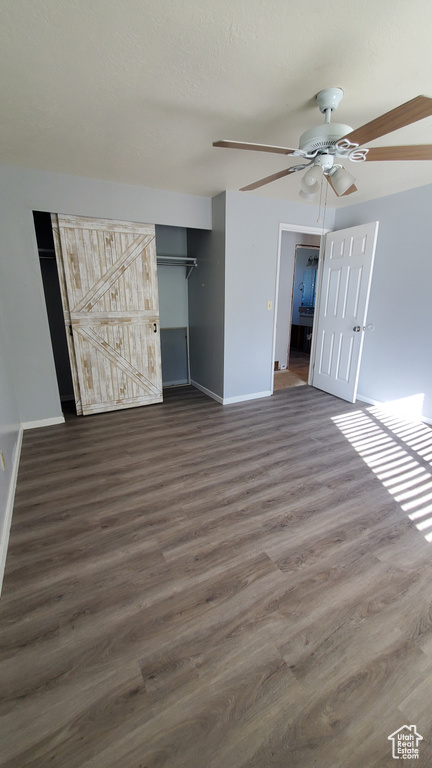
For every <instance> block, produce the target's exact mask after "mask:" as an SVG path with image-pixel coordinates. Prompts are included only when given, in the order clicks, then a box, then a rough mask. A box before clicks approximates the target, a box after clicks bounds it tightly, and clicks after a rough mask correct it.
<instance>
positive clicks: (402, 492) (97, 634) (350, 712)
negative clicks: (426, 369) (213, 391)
mask: <svg viewBox="0 0 432 768" xmlns="http://www.w3.org/2000/svg"><path fill="white" fill-rule="evenodd" d="M431 440H432V430H430V428H428V427H427V426H425V425H420V426H419V425H417V426H416V425H410V424H404V423H403V422H401V421H400V420H397V419H394V418H392V417H387V416H385V415H382V414H381V413H379V412H378V411H376V410H375V409H373V408H370V407H369V406H363V405H359V404H354V405H351V404H348V403H345V402H343V401H340V400H338V399H337V398H333V397H331V396H329V395H326V394H325V393H323V392H320V391H318V390H314V389H312V388H310V387H308V386H306V385H305V386H302V387H296V388H294V389H291V390H282V391H279V392H277V393H276V394H275V395H274V396H273V397H271V398H264V399H262V400H256V401H250V402H244V403H238V404H234V405H230V406H225V407H222V406H220V405H218V404H217V403H215V402H214V401H212V400H209V399H208V398H206V397H205V396H204V395H203V394H202V393H200V392H198V391H197V390H194V389H193V388H192V387H184V388H181V389H178V390H176V391H175V390H170V391H167V392H166V394H165V399H164V403H163V404H158V405H154V406H150V407H146V408H137V409H131V410H129V411H118V412H114V413H110V414H99V415H97V416H92V417H85V418H83V417H73V416H67V418H66V422H65V424H62V425H56V426H53V427H49V428H45V429H36V430H32V431H29V432H26V433H25V435H24V440H23V448H22V458H21V462H20V468H19V476H18V485H17V492H16V500H15V509H14V517H13V522H12V529H11V537H10V545H9V551H8V558H7V563H6V572H5V579H4V586H3V595H2V599H1V601H0V738H1V756H0V765H1V766H2V768H42V766H43V768H46V766H47V765H51V766H53V768H186V766H187V768H203V766H206V767H207V768H226V767H227V766H229V768H282V767H283V768H315V767H316V766H319V767H320V768H346V766H348V765H349V766H350V768H387V767H388V766H391V765H392V764H394V759H393V758H392V752H391V743H390V742H389V740H388V738H387V737H388V736H389V735H390V734H391V733H393V732H394V731H396V730H397V729H398V728H400V727H402V726H403V725H404V724H407V725H411V724H413V723H415V724H416V726H417V730H418V731H419V733H421V735H422V736H423V741H422V742H421V743H420V747H419V750H420V757H419V760H418V764H419V765H420V766H421V765H429V764H432V725H431V721H430V711H431V708H432V686H431V681H432V590H431V586H432V544H430V543H429V542H428V541H427V540H426V538H425V535H426V534H427V532H428V530H430V529H428V528H427V526H426V527H425V528H424V530H419V529H418V528H417V522H418V521H417V519H415V520H410V519H409V518H408V516H407V512H406V511H404V508H403V505H404V503H405V502H406V501H408V502H410V501H411V500H412V504H413V506H412V508H413V509H419V510H420V512H421V510H422V504H424V505H427V495H428V482H429V475H428V472H429V473H430V465H429V459H428V457H429V454H428V451H429V446H430V441H431ZM362 456H364V458H365V459H367V461H365V460H364V459H363V458H362ZM377 472H378V475H377ZM380 478H381V479H382V481H381V479H380ZM398 499H399V501H398ZM426 508H427V507H426V506H425V509H426ZM425 514H426V513H425ZM419 519H420V520H423V516H422V514H421V515H420V516H419Z"/></svg>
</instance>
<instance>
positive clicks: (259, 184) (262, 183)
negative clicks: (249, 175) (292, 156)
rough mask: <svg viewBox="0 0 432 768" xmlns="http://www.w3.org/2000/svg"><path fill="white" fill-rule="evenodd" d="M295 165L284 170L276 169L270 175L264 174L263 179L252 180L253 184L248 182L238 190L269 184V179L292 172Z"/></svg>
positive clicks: (247, 190) (278, 177)
mask: <svg viewBox="0 0 432 768" xmlns="http://www.w3.org/2000/svg"><path fill="white" fill-rule="evenodd" d="M296 167H297V166H292V167H291V168H286V169H285V171H278V172H277V173H272V175H271V176H266V177H265V179H260V180H259V181H254V182H253V184H248V185H247V187H242V188H241V190H240V192H250V191H251V190H252V189H258V187H263V186H264V184H270V182H271V181H277V179H282V178H283V177H284V176H288V174H290V173H294V171H295V170H296Z"/></svg>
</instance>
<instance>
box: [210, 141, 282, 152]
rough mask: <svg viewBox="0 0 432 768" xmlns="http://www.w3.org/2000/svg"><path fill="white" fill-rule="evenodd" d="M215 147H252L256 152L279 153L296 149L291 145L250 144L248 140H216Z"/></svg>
mask: <svg viewBox="0 0 432 768" xmlns="http://www.w3.org/2000/svg"><path fill="white" fill-rule="evenodd" d="M213 146H214V147H224V148H225V149H251V150H253V151H254V152H276V153H277V154H279V155H292V154H293V152H296V150H295V149H290V148H289V147H274V146H272V145H271V144H250V143H249V142H247V141H214V142H213Z"/></svg>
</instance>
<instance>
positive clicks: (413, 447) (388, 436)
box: [332, 395, 432, 542]
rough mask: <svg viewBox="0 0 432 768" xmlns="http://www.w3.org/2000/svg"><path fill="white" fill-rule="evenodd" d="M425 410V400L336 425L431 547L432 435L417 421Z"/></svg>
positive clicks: (412, 400)
mask: <svg viewBox="0 0 432 768" xmlns="http://www.w3.org/2000/svg"><path fill="white" fill-rule="evenodd" d="M407 401H409V402H407ZM422 404H423V395H416V396H414V397H411V398H404V399H403V401H395V402H393V403H390V404H386V405H383V406H373V407H372V408H368V409H367V412H365V411H355V412H354V413H349V414H346V415H343V416H335V417H333V419H332V420H333V421H334V423H335V424H336V425H337V427H338V428H339V429H340V431H341V432H342V434H343V435H344V436H345V437H346V438H347V440H348V441H349V442H350V443H351V445H352V446H353V448H355V450H356V451H357V453H358V454H359V455H360V456H361V457H362V459H363V461H364V462H365V463H366V464H367V466H368V467H370V469H371V470H372V472H373V473H374V474H375V475H376V476H377V477H378V479H379V480H380V481H381V482H382V484H383V486H384V487H385V488H386V490H387V491H388V492H389V493H390V494H391V495H392V496H393V498H394V499H395V501H397V502H398V503H399V504H400V506H401V509H402V510H403V511H404V512H406V513H407V515H408V517H409V519H410V520H412V521H417V522H415V525H416V528H417V529H418V530H419V531H422V532H426V533H424V536H425V539H426V541H428V542H432V532H431V531H430V530H429V529H431V528H432V472H431V471H430V470H429V467H428V466H426V465H427V464H428V463H431V462H432V429H431V428H430V427H429V426H427V425H426V424H424V423H423V422H419V420H418V418H419V415H418V414H419V408H420V414H421V408H422ZM401 405H403V406H404V410H403V416H402V415H401ZM407 414H409V416H408V417H407ZM414 414H415V415H414ZM428 531H429V532H428Z"/></svg>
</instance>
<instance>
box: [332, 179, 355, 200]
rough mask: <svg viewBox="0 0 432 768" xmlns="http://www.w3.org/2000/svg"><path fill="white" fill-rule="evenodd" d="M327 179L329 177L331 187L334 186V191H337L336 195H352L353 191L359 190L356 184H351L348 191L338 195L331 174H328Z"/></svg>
mask: <svg viewBox="0 0 432 768" xmlns="http://www.w3.org/2000/svg"><path fill="white" fill-rule="evenodd" d="M326 179H327V181H328V183H329V184H330V186H331V188H332V190H333V192H334V193H335V195H336V196H337V197H345V195H352V193H353V192H357V187H356V185H355V184H351V186H350V187H348V189H347V191H346V192H344V193H343V195H338V193H337V192H336V190H335V188H334V186H333V182H332V180H331V176H326Z"/></svg>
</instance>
